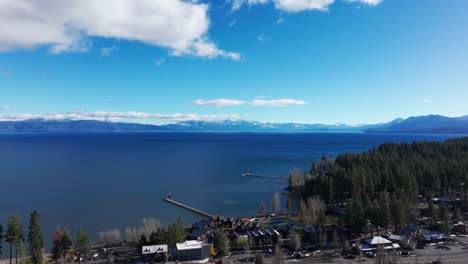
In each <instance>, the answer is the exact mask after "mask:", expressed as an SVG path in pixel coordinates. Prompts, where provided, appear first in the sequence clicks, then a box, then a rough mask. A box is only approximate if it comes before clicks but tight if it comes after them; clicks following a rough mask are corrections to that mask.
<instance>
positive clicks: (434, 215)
mask: <svg viewBox="0 0 468 264" xmlns="http://www.w3.org/2000/svg"><path fill="white" fill-rule="evenodd" d="M428 211H429V216H430V218H431V222H430V226H431V227H432V228H434V227H435V226H437V221H439V213H438V212H437V209H436V208H435V206H434V203H433V202H432V199H431V200H429V208H428Z"/></svg>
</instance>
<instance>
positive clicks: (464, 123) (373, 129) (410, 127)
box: [0, 115, 468, 134]
mask: <svg viewBox="0 0 468 264" xmlns="http://www.w3.org/2000/svg"><path fill="white" fill-rule="evenodd" d="M171 131H172V132H366V133H454V134H468V116H462V117H445V116H441V115H428V116H416V117H410V118H407V119H402V118H398V119H395V120H393V121H391V122H388V123H380V124H370V125H369V124H364V125H346V124H333V125H325V124H301V123H262V122H257V121H247V120H222V121H184V122H179V123H175V124H167V125H145V124H136V123H118V122H102V121H92V120H44V119H30V120H23V121H0V132H10V133H12V132H13V133H14V132H20V133H26V132H58V133H60V132H76V133H86V132H171Z"/></svg>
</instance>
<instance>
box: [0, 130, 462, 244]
mask: <svg viewBox="0 0 468 264" xmlns="http://www.w3.org/2000/svg"><path fill="white" fill-rule="evenodd" d="M455 137H460V135H429V134H361V133H354V134H347V133H308V134H297V133H295V134H260V133H252V134H250V133H232V134H231V133H152V134H137V133H124V134H120V133H114V134H0V223H3V224H4V226H5V224H6V222H7V221H8V218H9V217H10V216H11V215H12V214H13V213H15V212H17V213H19V214H20V215H21V216H22V219H23V225H24V226H25V227H26V226H27V221H28V213H30V212H31V211H33V210H34V209H37V210H39V212H40V213H41V220H42V225H43V229H44V233H45V238H46V244H49V241H50V237H51V236H52V232H53V229H54V228H55V227H56V226H66V227H67V228H68V229H70V230H71V231H75V230H77V229H78V228H79V227H83V228H84V229H85V230H87V231H88V233H89V234H90V235H91V236H92V237H95V236H96V234H97V232H98V231H100V230H104V229H111V228H122V229H123V228H124V227H125V226H136V225H138V223H139V220H140V219H141V218H142V217H157V218H159V219H161V221H162V222H163V223H170V222H172V221H175V220H176V219H177V217H178V216H182V217H184V219H185V220H186V222H192V221H195V220H197V219H199V218H200V217H198V216H197V215H194V214H192V213H189V212H186V211H184V210H183V209H180V208H176V207H174V206H171V205H168V204H166V203H164V202H162V201H161V198H163V197H165V196H166V195H167V193H168V192H172V194H173V195H174V197H175V199H176V200H178V201H180V202H184V203H187V204H189V205H192V206H194V207H196V208H199V209H201V210H204V211H207V212H209V213H212V214H220V215H226V216H234V217H235V216H245V215H250V214H255V212H256V210H257V207H258V204H259V202H260V201H261V200H268V201H269V200H271V198H272V195H273V192H275V191H282V189H283V187H284V186H285V184H284V183H283V182H280V181H276V180H271V179H260V178H248V177H241V176H240V174H241V173H244V172H247V171H248V172H255V173H261V174H272V175H287V174H288V173H289V171H290V169H291V168H292V167H298V168H300V169H302V170H308V168H309V166H310V164H311V162H312V161H314V160H319V159H320V158H321V157H322V155H323V154H324V153H327V154H331V155H336V154H339V153H342V152H359V151H365V150H367V149H369V148H371V147H373V146H376V145H378V144H380V143H383V142H387V141H392V142H402V141H408V142H411V141H414V140H445V139H448V138H455ZM122 231H123V230H122ZM122 235H124V232H122Z"/></svg>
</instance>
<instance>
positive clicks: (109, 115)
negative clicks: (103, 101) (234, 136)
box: [0, 111, 240, 122]
mask: <svg viewBox="0 0 468 264" xmlns="http://www.w3.org/2000/svg"><path fill="white" fill-rule="evenodd" d="M239 118H240V117H239V116H238V115H235V114H230V115H198V114H180V113H174V114H161V113H145V112H111V111H95V112H84V111H74V112H63V113H45V114H12V115H0V120H2V121H20V120H27V119H45V120H95V121H122V120H131V119H137V120H141V119H154V120H165V121H174V122H180V121H188V120H198V121H202V120H203V121H215V120H226V119H231V120H236V119H239Z"/></svg>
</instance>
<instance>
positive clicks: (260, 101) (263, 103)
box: [249, 99, 306, 107]
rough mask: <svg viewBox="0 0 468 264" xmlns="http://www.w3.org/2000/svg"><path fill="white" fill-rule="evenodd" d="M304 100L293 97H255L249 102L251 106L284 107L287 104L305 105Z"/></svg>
mask: <svg viewBox="0 0 468 264" xmlns="http://www.w3.org/2000/svg"><path fill="white" fill-rule="evenodd" d="M305 104H306V102H304V101H302V100H295V99H274V100H264V99H256V100H252V101H250V102H249V105H251V106H272V107H286V106H288V105H305Z"/></svg>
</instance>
